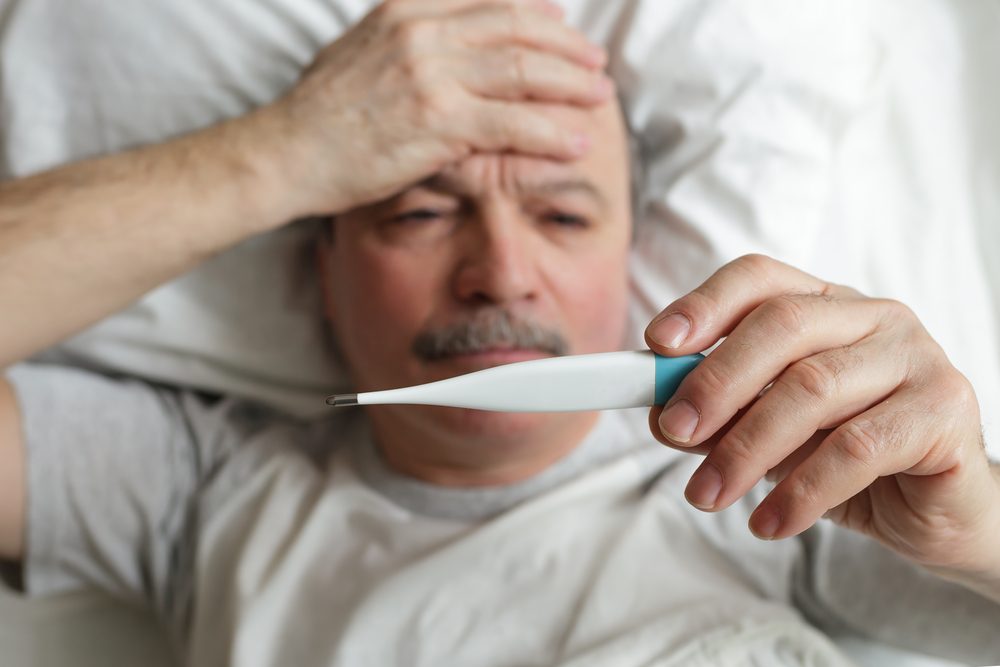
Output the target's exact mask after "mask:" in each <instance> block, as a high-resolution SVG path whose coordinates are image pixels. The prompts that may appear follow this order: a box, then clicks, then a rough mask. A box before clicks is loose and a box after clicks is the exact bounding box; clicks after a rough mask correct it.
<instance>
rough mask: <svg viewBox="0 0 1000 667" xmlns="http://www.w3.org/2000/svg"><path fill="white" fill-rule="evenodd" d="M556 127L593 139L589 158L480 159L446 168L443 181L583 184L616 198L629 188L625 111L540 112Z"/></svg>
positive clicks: (475, 157) (499, 156)
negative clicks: (617, 194)
mask: <svg viewBox="0 0 1000 667" xmlns="http://www.w3.org/2000/svg"><path fill="white" fill-rule="evenodd" d="M539 108H540V110H541V111H542V112H543V113H544V114H545V115H546V116H548V117H549V118H550V120H552V121H553V123H554V124H556V125H557V126H559V127H561V128H565V129H567V130H569V131H570V132H574V133H579V134H583V135H585V136H586V137H587V138H588V140H589V149H588V150H587V152H586V154H585V155H584V156H583V157H581V158H579V159H577V160H571V161H559V160H554V159H547V158H544V157H535V156H527V155H523V154H515V153H505V154H488V153H483V154H476V155H473V156H471V157H469V158H466V159H465V160H462V161H461V162H459V163H456V164H454V165H450V166H448V167H446V168H445V169H443V170H442V171H441V173H440V174H439V175H438V177H439V179H440V180H445V181H448V182H450V183H454V184H468V185H473V186H474V185H477V184H479V185H485V184H487V183H488V182H490V181H495V182H497V183H498V184H501V185H503V184H508V185H512V186H518V185H529V186H531V185H534V184H536V183H539V182H541V183H544V182H549V181H572V180H583V181H587V182H589V183H591V184H592V185H593V186H594V187H595V189H598V190H602V191H604V192H605V193H608V194H616V193H617V191H618V190H620V189H623V188H624V189H625V190H627V189H628V176H629V174H628V165H629V157H628V138H627V134H626V128H625V123H624V120H623V118H622V115H621V111H620V109H619V107H618V105H617V103H615V102H609V103H607V104H603V105H601V106H600V107H597V108H595V109H590V110H582V109H576V108H569V107H553V106H545V107H539Z"/></svg>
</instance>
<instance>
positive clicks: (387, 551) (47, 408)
mask: <svg viewBox="0 0 1000 667" xmlns="http://www.w3.org/2000/svg"><path fill="white" fill-rule="evenodd" d="M9 375H10V379H11V381H12V383H13V384H14V387H15V390H16V392H17V395H18V400H19V402H20V405H21V410H22V412H23V414H24V425H25V437H26V439H27V445H28V478H29V510H28V511H29V530H28V547H27V551H28V554H27V561H26V570H25V585H26V587H27V589H28V590H29V591H30V592H32V593H37V594H43V593H51V592H64V591H67V590H72V589H78V588H81V587H99V588H102V589H104V590H107V591H109V592H111V593H112V594H114V595H117V596H119V597H124V598H128V599H131V600H134V601H143V602H145V603H147V604H150V605H151V606H152V607H153V608H154V609H156V610H157V611H158V612H159V613H160V614H161V615H162V617H163V618H164V620H165V622H167V623H168V624H169V625H170V627H171V629H172V630H173V634H174V636H175V638H176V639H177V642H178V646H179V649H180V651H181V652H182V653H183V654H185V655H186V656H187V658H188V661H189V664H192V665H196V666H205V667H209V666H212V667H217V666H218V665H226V664H236V665H241V666H246V667H257V666H264V665H282V666H284V665H295V666H296V667H309V666H310V665H352V666H353V665H435V666H436V665H443V664H447V665H470V666H471V665H555V664H560V665H591V664H593V665H607V664H616V665H618V664H621V665H625V664H628V665H641V664H667V665H705V666H706V667H707V666H708V665H712V666H719V665H769V666H770V665H779V666H780V665H817V666H820V665H823V666H839V665H847V664H851V663H850V662H849V661H848V660H847V659H846V658H845V657H844V656H843V655H842V654H840V652H839V651H838V649H836V648H835V646H834V645H833V644H832V643H831V642H830V641H829V639H828V638H827V637H826V636H824V634H823V632H820V631H819V630H817V629H816V626H818V627H820V628H822V630H823V631H825V632H826V633H830V634H833V635H843V634H851V633H854V634H858V635H865V636H868V637H874V638H877V639H878V640H880V641H884V642H887V643H896V644H899V645H904V646H907V647H909V648H914V649H918V650H923V651H927V652H932V653H938V654H943V655H946V656H951V657H953V658H955V659H963V660H969V661H970V662H996V661H997V660H998V659H1000V635H998V633H997V632H996V628H997V627H1000V605H997V604H994V603H991V602H988V601H986V600H985V599H983V598H980V597H978V596H976V595H974V594H972V593H970V592H968V591H965V590H964V589H961V588H959V587H957V586H953V585H951V584H947V583H945V582H942V581H940V580H937V579H934V578H933V577H931V576H930V575H927V574H925V573H922V572H921V571H920V570H918V569H917V568H915V567H913V566H910V565H908V564H907V563H905V562H903V561H902V560H900V559H897V558H895V557H894V556H892V555H891V554H890V553H888V552H887V551H885V550H883V549H881V548H879V547H878V546H877V545H875V544H873V543H871V542H870V541H868V540H866V539H864V538H861V537H859V536H854V535H852V534H849V533H847V532H845V531H840V530H837V529H835V528H833V527H832V526H829V525H825V526H823V527H818V528H816V529H813V530H811V531H808V532H807V533H806V534H805V535H804V536H803V537H801V538H798V539H792V540H785V541H780V542H761V541H758V540H756V539H754V538H753V537H751V536H750V534H749V531H748V529H747V528H746V520H747V516H748V515H749V512H750V510H751V509H752V508H753V506H754V504H755V502H756V501H757V500H759V498H760V495H759V494H756V495H755V497H754V498H748V499H747V500H746V501H743V502H741V503H740V504H738V505H737V506H736V507H734V508H732V509H730V510H727V511H725V512H721V513H718V514H703V513H700V512H698V511H697V510H694V509H692V508H690V507H689V506H688V505H687V504H686V503H685V502H684V501H683V496H682V490H683V488H684V485H685V484H686V482H687V479H688V477H689V476H690V473H691V472H692V471H693V468H694V466H695V465H696V464H697V460H696V458H695V457H688V456H686V455H683V454H680V453H677V452H673V451H670V450H667V449H665V448H663V447H661V446H660V445H658V444H656V443H655V441H653V440H652V438H651V436H650V435H649V434H648V433H647V432H646V427H645V426H644V415H638V419H636V418H635V417H636V416H637V415H635V414H634V412H629V411H623V412H620V413H611V412H609V413H604V414H603V415H602V417H601V419H600V421H599V422H598V425H597V426H596V427H595V428H594V429H593V430H592V432H591V433H590V434H589V435H588V436H587V437H586V438H585V440H584V441H583V442H582V443H581V444H580V445H579V446H578V447H577V448H576V449H575V450H574V451H573V452H572V453H571V454H570V455H568V456H567V457H566V458H564V459H563V460H562V461H560V462H558V463H557V464H555V465H553V466H551V467H550V468H548V469H547V470H545V471H543V472H542V473H540V474H538V475H536V476H535V477H532V478H530V479H528V480H525V481H523V482H521V483H518V484H514V485H509V486H503V487H491V488H477V489H455V488H443V487H436V486H433V485H429V484H425V483H422V482H419V481H417V480H414V479H410V478H406V477H403V476H400V475H398V474H396V473H394V472H393V471H392V470H390V469H389V468H387V467H386V466H385V465H384V463H383V462H382V459H381V456H380V455H379V452H378V449H377V447H375V446H374V444H373V443H372V440H371V438H370V436H369V434H368V430H367V426H366V421H365V419H364V418H363V416H362V413H361V412H360V411H359V412H354V413H349V414H347V415H344V413H339V416H338V420H330V421H325V422H322V423H320V424H314V425H312V426H303V425H300V424H296V423H292V422H287V421H284V420H282V419H280V418H278V417H277V416H276V415H274V414H271V413H269V412H267V411H264V410H262V409H260V408H257V407H254V406H250V405H247V404H240V403H235V402H232V401H218V400H212V399H210V398H208V397H204V396H198V395H194V394H190V393H188V394H178V393H176V392H174V391H171V390H166V389H160V388H155V387H152V386H150V385H146V384H143V383H141V382H138V381H135V380H113V379H107V378H103V377H101V376H96V375H92V374H88V373H85V372H83V371H76V370H68V369H64V368H56V367H44V366H38V365H24V366H20V367H17V368H15V369H13V370H12V371H10V373H9ZM109 406H113V409H109ZM53 415H58V419H53V418H52V417H53Z"/></svg>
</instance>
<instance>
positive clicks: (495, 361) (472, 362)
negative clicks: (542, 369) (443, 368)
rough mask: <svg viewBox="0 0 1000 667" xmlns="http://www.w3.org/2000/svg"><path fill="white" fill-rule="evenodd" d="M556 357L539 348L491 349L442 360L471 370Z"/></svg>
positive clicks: (455, 355)
mask: <svg viewBox="0 0 1000 667" xmlns="http://www.w3.org/2000/svg"><path fill="white" fill-rule="evenodd" d="M552 356H555V355H553V354H552V353H551V352H546V351H544V350H539V349H537V348H509V347H508V348H501V347H497V348H490V349H485V350H477V351H476V352H463V353H461V354H452V355H449V356H447V357H444V358H442V359H440V360H439V361H442V362H444V363H449V364H454V365H457V366H463V367H469V368H488V367H490V366H499V365H501V364H512V363H515V362H518V361H531V360H533V359H544V358H547V357H552Z"/></svg>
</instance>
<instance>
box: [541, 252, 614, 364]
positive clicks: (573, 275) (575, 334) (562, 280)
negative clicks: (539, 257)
mask: <svg viewBox="0 0 1000 667" xmlns="http://www.w3.org/2000/svg"><path fill="white" fill-rule="evenodd" d="M627 268H628V267H627V254H626V253H622V254H621V255H617V254H616V255H604V256H595V257H591V258H588V259H587V260H586V261H580V260H575V261H574V262H573V265H572V266H569V267H566V268H565V269H564V270H562V271H558V270H557V275H554V276H553V278H552V281H553V283H554V284H555V285H556V287H555V290H556V291H557V294H556V299H557V301H558V303H559V307H560V309H561V310H562V317H563V319H564V321H565V322H566V324H567V332H566V333H567V335H568V336H570V338H571V342H572V349H573V351H574V352H576V353H581V354H583V353H588V352H604V351H608V350H614V349H617V348H618V347H619V346H621V344H622V342H623V340H624V338H625V329H626V323H627V312H628V311H627V307H628V274H627Z"/></svg>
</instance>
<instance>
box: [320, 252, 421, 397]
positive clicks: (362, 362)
mask: <svg viewBox="0 0 1000 667" xmlns="http://www.w3.org/2000/svg"><path fill="white" fill-rule="evenodd" d="M338 255H348V256H344V257H339V256H338V257H337V260H336V261H337V264H336V266H335V270H334V271H333V272H332V273H333V275H334V280H335V285H334V288H333V294H334V299H333V300H334V303H333V318H332V319H333V326H334V330H335V332H336V334H337V339H338V342H339V343H340V346H341V348H342V349H343V351H344V356H345V358H346V360H347V361H348V363H349V364H350V366H351V369H352V371H353V373H354V375H355V378H356V380H357V383H358V385H359V386H380V387H381V386H382V385H385V384H386V383H387V382H390V381H392V375H394V374H395V372H396V371H398V370H399V369H401V368H403V367H404V366H405V365H406V364H407V363H408V357H409V349H410V345H411V342H412V340H413V337H414V336H415V335H416V333H417V332H418V331H420V329H421V328H422V327H423V326H424V324H425V322H426V321H427V319H428V317H429V315H430V313H431V311H432V310H433V306H434V302H435V299H436V294H437V293H438V292H439V288H438V287H437V285H438V279H437V277H436V273H435V271H434V270H433V269H432V267H430V266H428V262H426V261H423V262H417V261H414V259H413V258H412V257H406V256H403V255H402V254H400V253H391V252H385V251H384V250H382V251H381V252H374V251H371V250H368V249H366V248H364V247H363V246H359V247H355V248H354V249H353V250H352V251H351V252H350V253H347V252H343V253H338ZM393 369H396V370H395V371H394V370H393Z"/></svg>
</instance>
